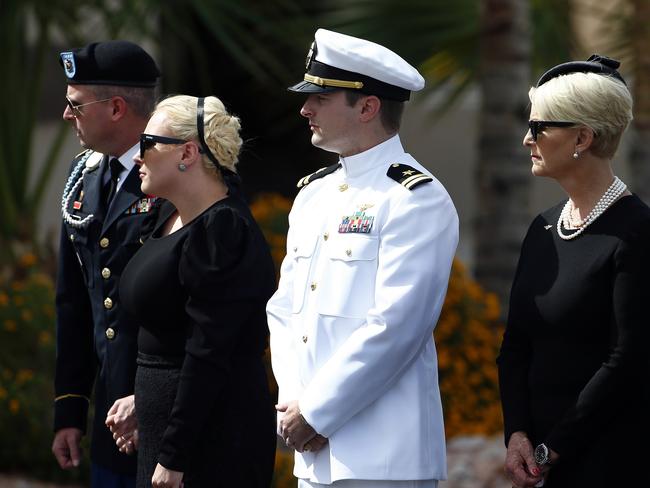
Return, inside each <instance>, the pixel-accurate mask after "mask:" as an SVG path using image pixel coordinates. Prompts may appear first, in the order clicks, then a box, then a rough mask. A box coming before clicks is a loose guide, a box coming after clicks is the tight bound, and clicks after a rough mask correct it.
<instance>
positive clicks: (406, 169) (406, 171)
mask: <svg viewBox="0 0 650 488" xmlns="http://www.w3.org/2000/svg"><path fill="white" fill-rule="evenodd" d="M386 175H387V176H388V177H389V178H391V179H393V180H395V181H397V182H398V183H399V184H400V185H402V186H403V187H404V188H406V189H408V190H412V189H413V188H415V187H417V186H418V185H422V184H423V183H429V182H430V181H433V178H431V176H429V175H427V174H425V173H422V172H421V171H418V170H417V169H415V168H412V167H411V166H409V165H407V164H399V163H394V164H391V165H390V168H388V171H387V172H386Z"/></svg>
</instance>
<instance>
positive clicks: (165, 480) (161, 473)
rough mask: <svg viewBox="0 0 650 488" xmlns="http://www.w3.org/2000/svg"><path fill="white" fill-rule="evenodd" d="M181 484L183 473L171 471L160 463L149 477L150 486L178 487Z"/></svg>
mask: <svg viewBox="0 0 650 488" xmlns="http://www.w3.org/2000/svg"><path fill="white" fill-rule="evenodd" d="M182 486H183V473H182V472H181V471H172V470H171V469H167V468H165V467H164V466H162V465H161V464H157V465H156V470H155V471H154V473H153V477H152V478H151V487H152V488H179V487H182Z"/></svg>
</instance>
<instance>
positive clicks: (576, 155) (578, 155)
mask: <svg viewBox="0 0 650 488" xmlns="http://www.w3.org/2000/svg"><path fill="white" fill-rule="evenodd" d="M579 157H580V153H579V152H578V150H577V149H576V151H575V152H574V153H573V159H578V158H579Z"/></svg>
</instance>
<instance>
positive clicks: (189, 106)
mask: <svg viewBox="0 0 650 488" xmlns="http://www.w3.org/2000/svg"><path fill="white" fill-rule="evenodd" d="M197 101H198V98H196V97H191V96H189V95H174V96H171V97H169V98H165V99H164V100H163V101H161V102H160V103H158V105H157V106H156V110H155V111H154V113H158V112H164V113H165V115H166V116H167V121H168V128H169V130H170V131H171V132H172V134H173V135H174V137H178V138H179V139H185V140H194V141H197V142H198V137H199V136H198V129H197V127H196V106H197ZM204 107H205V108H204V110H205V112H204V114H205V116H204V122H205V125H204V138H205V143H206V144H207V145H208V147H209V148H210V151H212V154H214V156H215V157H216V158H217V161H219V164H221V165H222V166H224V167H225V168H227V169H229V170H230V171H233V172H236V169H235V166H236V164H237V162H238V160H239V151H240V149H241V146H242V139H241V137H240V136H239V131H240V130H241V124H240V122H239V119H238V118H237V117H235V116H234V115H230V114H229V113H228V112H227V111H226V107H225V106H224V105H223V103H222V102H221V100H219V99H218V98H217V97H206V98H205V102H204ZM199 146H200V143H199ZM202 149H203V148H202ZM202 161H203V166H204V167H205V168H206V169H207V170H209V171H212V172H216V173H218V172H219V170H218V168H217V167H216V166H215V165H214V163H213V162H212V161H210V158H209V157H208V156H207V155H206V154H203V158H202Z"/></svg>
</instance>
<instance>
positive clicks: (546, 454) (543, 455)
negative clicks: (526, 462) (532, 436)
mask: <svg viewBox="0 0 650 488" xmlns="http://www.w3.org/2000/svg"><path fill="white" fill-rule="evenodd" d="M535 462H536V463H537V465H538V466H545V465H548V466H550V465H551V451H550V450H549V448H548V447H546V444H544V443H543V442H542V443H541V444H539V445H538V446H537V447H536V448H535Z"/></svg>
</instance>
